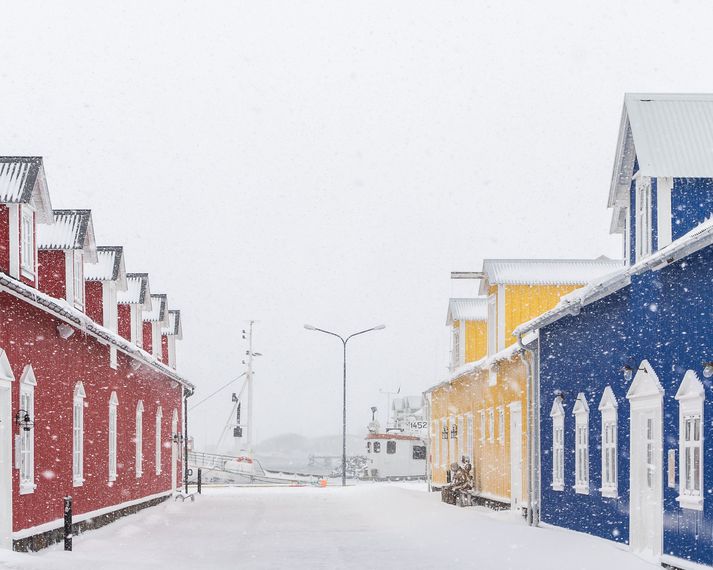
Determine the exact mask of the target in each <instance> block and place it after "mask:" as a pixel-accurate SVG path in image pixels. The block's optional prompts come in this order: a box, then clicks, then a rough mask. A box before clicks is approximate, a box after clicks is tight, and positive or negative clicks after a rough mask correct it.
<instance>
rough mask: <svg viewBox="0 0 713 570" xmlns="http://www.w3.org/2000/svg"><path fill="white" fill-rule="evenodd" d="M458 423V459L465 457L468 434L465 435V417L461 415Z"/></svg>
mask: <svg viewBox="0 0 713 570" xmlns="http://www.w3.org/2000/svg"><path fill="white" fill-rule="evenodd" d="M457 422H458V436H457V441H458V459H460V458H461V457H463V456H464V455H465V446H466V433H465V416H463V415H460V416H458V419H457Z"/></svg>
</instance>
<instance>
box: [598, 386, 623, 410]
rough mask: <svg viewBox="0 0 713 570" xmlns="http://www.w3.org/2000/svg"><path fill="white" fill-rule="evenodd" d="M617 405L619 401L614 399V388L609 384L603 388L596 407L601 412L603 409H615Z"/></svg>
mask: <svg viewBox="0 0 713 570" xmlns="http://www.w3.org/2000/svg"><path fill="white" fill-rule="evenodd" d="M618 407H619V402H617V401H616V396H615V395H614V390H612V389H611V386H607V387H606V388H604V392H603V393H602V398H601V400H599V406H598V407H597V409H598V410H599V411H600V412H601V411H603V410H616V409H617V408H618Z"/></svg>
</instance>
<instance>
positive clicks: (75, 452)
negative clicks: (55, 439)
mask: <svg viewBox="0 0 713 570" xmlns="http://www.w3.org/2000/svg"><path fill="white" fill-rule="evenodd" d="M86 397H87V394H86V392H85V391H84V384H83V383H82V382H77V383H76V384H75V386H74V399H73V400H72V484H73V485H74V486H75V487H81V486H82V485H83V484H84V399H85V398H86Z"/></svg>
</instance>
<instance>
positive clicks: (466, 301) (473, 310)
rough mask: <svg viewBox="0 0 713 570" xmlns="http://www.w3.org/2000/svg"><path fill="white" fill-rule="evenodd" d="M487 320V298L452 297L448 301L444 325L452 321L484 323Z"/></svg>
mask: <svg viewBox="0 0 713 570" xmlns="http://www.w3.org/2000/svg"><path fill="white" fill-rule="evenodd" d="M486 320H488V299H487V297H452V298H451V299H449V301H448V316H447V317H446V324H447V325H450V324H453V322H454V321H486Z"/></svg>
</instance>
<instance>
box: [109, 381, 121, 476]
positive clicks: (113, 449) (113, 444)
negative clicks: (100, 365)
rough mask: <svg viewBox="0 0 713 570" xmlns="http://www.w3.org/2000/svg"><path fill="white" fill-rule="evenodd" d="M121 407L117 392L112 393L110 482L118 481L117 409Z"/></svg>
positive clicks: (110, 405) (110, 407)
mask: <svg viewBox="0 0 713 570" xmlns="http://www.w3.org/2000/svg"><path fill="white" fill-rule="evenodd" d="M118 407H119V398H117V396H116V392H112V393H111V397H110V398H109V481H110V482H111V481H116V476H117V469H116V454H117V446H116V444H117V441H116V440H117V436H116V434H117V431H116V428H117V409H118Z"/></svg>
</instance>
